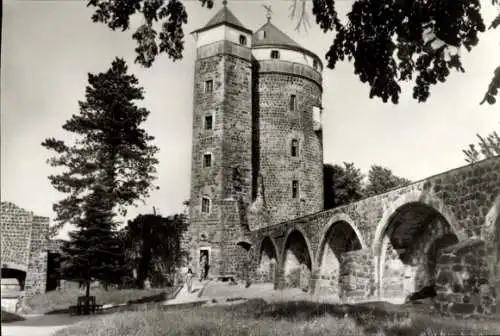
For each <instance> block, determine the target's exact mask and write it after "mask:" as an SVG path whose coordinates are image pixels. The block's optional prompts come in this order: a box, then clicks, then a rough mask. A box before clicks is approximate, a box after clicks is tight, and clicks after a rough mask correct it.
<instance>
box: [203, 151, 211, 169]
mask: <svg viewBox="0 0 500 336" xmlns="http://www.w3.org/2000/svg"><path fill="white" fill-rule="evenodd" d="M211 166H212V154H204V155H203V167H205V168H206V167H211Z"/></svg>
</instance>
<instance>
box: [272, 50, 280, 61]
mask: <svg viewBox="0 0 500 336" xmlns="http://www.w3.org/2000/svg"><path fill="white" fill-rule="evenodd" d="M271 58H273V59H278V58H280V52H279V51H278V50H271Z"/></svg>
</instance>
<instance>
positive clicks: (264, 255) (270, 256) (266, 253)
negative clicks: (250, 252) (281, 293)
mask: <svg viewBox="0 0 500 336" xmlns="http://www.w3.org/2000/svg"><path fill="white" fill-rule="evenodd" d="M277 260H278V257H277V253H276V246H275V245H274V243H273V242H272V240H271V238H269V237H265V238H264V240H262V244H261V246H260V256H259V266H258V269H257V272H258V274H259V279H260V281H261V282H271V283H274V278H275V275H276V264H277Z"/></svg>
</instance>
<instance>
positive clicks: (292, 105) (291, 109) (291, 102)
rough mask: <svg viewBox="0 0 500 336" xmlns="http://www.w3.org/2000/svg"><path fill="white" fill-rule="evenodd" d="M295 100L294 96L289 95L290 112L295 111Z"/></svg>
mask: <svg viewBox="0 0 500 336" xmlns="http://www.w3.org/2000/svg"><path fill="white" fill-rule="evenodd" d="M295 100H296V96H295V95H291V96H290V111H295Z"/></svg>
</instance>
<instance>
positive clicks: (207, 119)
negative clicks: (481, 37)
mask: <svg viewBox="0 0 500 336" xmlns="http://www.w3.org/2000/svg"><path fill="white" fill-rule="evenodd" d="M212 128H213V117H212V116H211V115H208V116H205V129H206V130H211V129H212Z"/></svg>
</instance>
